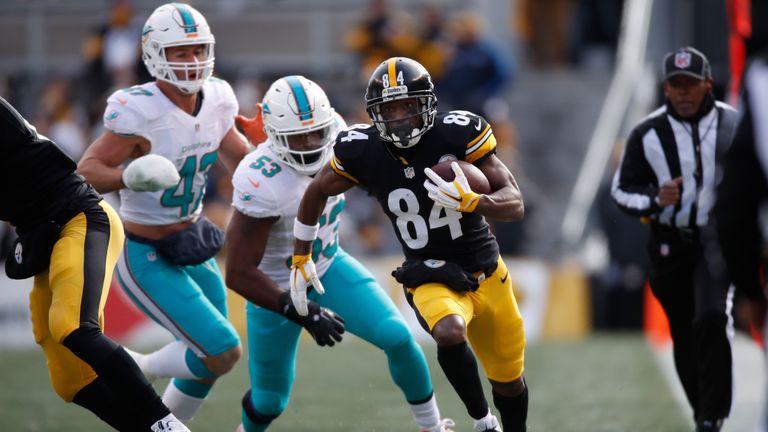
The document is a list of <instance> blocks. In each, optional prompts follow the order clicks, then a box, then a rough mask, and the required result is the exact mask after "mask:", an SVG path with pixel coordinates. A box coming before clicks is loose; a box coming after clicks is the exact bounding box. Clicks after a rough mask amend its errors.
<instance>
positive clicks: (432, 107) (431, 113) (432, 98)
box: [365, 57, 437, 148]
mask: <svg viewBox="0 0 768 432" xmlns="http://www.w3.org/2000/svg"><path fill="white" fill-rule="evenodd" d="M401 100H402V101H403V103H402V104H401V105H402V106H401V107H400V108H398V109H395V108H394V105H395V104H389V102H392V101H401ZM406 100H408V101H406ZM409 101H410V102H411V103H409ZM382 107H384V109H383V110H382ZM365 108H366V110H367V111H368V115H369V116H370V117H371V121H373V124H374V125H376V128H377V129H378V130H379V136H381V139H383V140H384V141H386V142H389V143H392V144H393V145H395V146H396V147H399V148H408V147H412V146H414V145H416V143H418V142H419V139H421V136H422V135H424V133H426V132H427V131H428V130H429V129H430V128H431V127H432V125H433V124H434V123H435V115H436V114H437V96H436V95H435V86H434V84H432V77H431V76H430V75H429V72H427V70H426V69H425V68H424V66H422V65H421V64H419V62H417V61H415V60H412V59H409V58H406V57H392V58H390V59H387V60H385V61H384V62H382V63H381V64H380V65H379V66H378V67H377V68H376V69H375V70H374V71H373V74H372V75H371V78H370V79H369V80H368V87H367V88H366V90H365Z"/></svg>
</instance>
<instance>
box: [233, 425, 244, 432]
mask: <svg viewBox="0 0 768 432" xmlns="http://www.w3.org/2000/svg"><path fill="white" fill-rule="evenodd" d="M235 432H245V428H244V427H243V424H242V423H240V424H239V425H237V429H235Z"/></svg>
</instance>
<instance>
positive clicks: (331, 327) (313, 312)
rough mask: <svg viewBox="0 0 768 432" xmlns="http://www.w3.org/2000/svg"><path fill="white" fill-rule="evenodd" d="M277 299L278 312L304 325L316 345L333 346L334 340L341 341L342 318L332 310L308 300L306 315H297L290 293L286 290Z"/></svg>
mask: <svg viewBox="0 0 768 432" xmlns="http://www.w3.org/2000/svg"><path fill="white" fill-rule="evenodd" d="M278 301H279V304H280V313H282V314H283V316H285V317H286V318H288V319H289V320H291V321H293V322H295V323H296V324H298V325H300V326H302V327H304V328H305V329H306V330H307V331H308V332H309V334H310V335H312V338H314V339H315V342H317V344H318V345H320V346H326V345H328V346H334V345H335V344H336V342H341V338H342V336H341V335H342V334H344V318H342V317H340V316H338V315H336V313H335V312H333V311H332V310H330V309H327V308H324V307H321V306H320V305H319V304H317V303H315V302H313V301H308V302H307V309H308V310H309V313H308V314H307V316H302V315H299V313H298V312H297V311H296V308H295V307H294V306H293V302H291V293H290V292H287V291H286V292H284V293H282V294H280V299H279V300H278Z"/></svg>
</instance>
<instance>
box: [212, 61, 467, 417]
mask: <svg viewBox="0 0 768 432" xmlns="http://www.w3.org/2000/svg"><path fill="white" fill-rule="evenodd" d="M261 108H262V110H263V121H264V127H265V130H266V133H267V136H268V139H267V141H266V142H265V143H264V144H262V145H260V146H258V147H257V148H256V150H255V151H253V152H252V153H250V154H248V155H247V156H246V157H245V158H244V159H243V160H242V161H241V162H240V165H239V166H238V167H237V170H236V171H235V174H234V176H233V177H232V183H233V184H234V193H233V198H232V201H233V204H232V205H233V206H234V208H235V210H236V211H235V212H234V214H233V216H232V220H231V221H230V223H229V226H228V228H227V241H226V244H227V265H226V269H227V272H226V273H227V274H226V276H227V285H228V286H229V287H230V288H231V289H233V290H234V291H236V292H237V293H239V294H241V295H242V296H243V297H245V298H246V299H248V306H247V307H248V315H247V316H248V362H249V364H248V366H249V372H250V380H251V388H250V390H249V391H248V392H247V393H246V394H245V396H244V397H243V414H242V426H241V429H239V430H245V431H247V432H254V431H263V430H266V429H267V428H268V427H269V425H270V423H271V422H272V421H273V420H275V419H276V418H277V417H278V416H279V415H280V414H281V413H282V412H283V411H284V410H285V409H286V407H287V405H288V399H289V397H290V392H291V386H292V385H293V381H294V368H295V365H296V349H297V347H298V342H299V335H300V333H301V329H302V328H304V329H306V330H307V331H308V332H309V334H310V335H312V337H313V338H314V339H315V341H316V342H317V343H318V344H319V345H321V346H322V345H330V346H332V345H334V344H335V343H336V342H338V341H340V340H341V338H342V333H344V329H345V327H346V330H348V331H350V332H351V333H353V334H355V335H357V336H359V337H360V338H362V339H364V340H366V341H368V342H370V343H372V344H373V345H375V346H377V347H378V348H381V349H382V350H384V352H385V354H386V355H387V358H388V364H389V369H390V373H391V375H392V379H393V381H394V382H395V383H396V384H397V385H398V386H399V387H400V389H401V391H402V392H403V394H404V397H405V399H406V400H407V401H408V403H409V406H410V408H411V411H412V413H413V418H414V421H415V422H416V424H417V425H418V427H419V428H420V430H422V431H448V430H450V429H449V427H450V426H451V425H452V421H450V420H448V419H443V420H441V419H440V413H439V410H438V408H437V404H436V402H435V397H434V394H433V390H432V382H431V380H430V377H429V370H428V368H427V363H426V360H425V358H424V354H423V352H422V351H421V348H420V347H419V345H418V344H417V343H416V342H415V341H414V339H413V336H412V335H411V333H410V331H409V329H408V326H407V324H406V323H405V320H404V319H403V317H402V315H401V314H400V312H399V311H398V310H397V308H396V307H395V305H394V303H393V302H392V300H391V299H390V298H389V296H388V295H387V294H386V293H385V292H384V290H383V289H382V288H381V287H380V286H379V284H378V283H377V282H376V280H375V279H374V278H373V276H372V275H371V274H370V273H369V272H368V271H367V270H366V269H365V268H364V267H363V266H362V265H361V264H360V263H359V262H357V260H355V259H354V258H352V257H351V256H349V255H348V254H347V253H346V252H344V250H342V249H341V248H340V247H339V243H338V229H339V216H340V213H341V210H342V209H343V208H344V196H343V195H339V196H337V197H336V198H335V199H333V200H329V201H328V204H327V205H326V207H325V209H324V211H323V217H322V219H321V222H320V228H319V230H318V233H317V240H315V248H314V251H315V257H314V259H315V261H316V263H317V274H318V277H319V278H320V279H321V280H322V283H323V286H325V287H326V288H327V291H326V292H325V294H324V295H322V296H320V295H319V294H322V293H318V292H314V293H312V294H310V295H309V298H310V301H309V303H308V309H309V314H308V316H300V315H299V314H298V313H297V312H296V309H295V308H294V306H293V304H292V302H291V298H290V293H289V291H287V290H288V286H289V284H288V278H289V274H290V259H291V254H292V252H293V238H294V234H293V221H294V218H295V217H296V213H297V211H298V206H299V202H300V201H301V197H302V195H303V194H304V190H305V189H306V187H307V185H308V184H309V183H310V182H311V180H312V176H313V175H314V174H315V173H317V171H318V170H319V169H320V168H321V167H322V166H323V165H325V164H326V163H327V162H328V160H329V158H330V157H331V154H332V145H333V142H334V139H335V137H336V133H337V132H338V131H339V130H343V129H345V126H346V125H345V123H344V120H343V119H342V118H341V116H339V115H338V114H336V113H335V111H334V109H333V108H332V107H331V104H330V102H329V101H328V97H327V96H326V95H325V92H324V91H323V90H322V89H321V88H320V87H319V86H318V85H317V84H316V83H314V82H312V81H310V80H308V79H306V78H304V77H303V76H298V75H292V76H287V77H284V78H280V79H279V80H277V81H275V82H274V83H273V84H272V86H271V87H270V88H269V90H268V91H267V93H266V94H265V96H264V101H263V103H262V107H261ZM336 313H338V314H339V315H336ZM341 317H343V319H342V318H341Z"/></svg>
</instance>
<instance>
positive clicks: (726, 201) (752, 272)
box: [714, 96, 767, 298]
mask: <svg viewBox="0 0 768 432" xmlns="http://www.w3.org/2000/svg"><path fill="white" fill-rule="evenodd" d="M747 97H748V96H747ZM744 107H745V108H744V109H745V112H744V115H743V117H742V119H741V121H740V122H739V126H738V128H737V130H736V136H735V137H734V141H733V144H731V147H730V148H729V149H728V151H727V152H726V153H725V156H724V157H723V161H722V179H721V181H720V184H719V185H718V186H717V201H716V202H715V207H714V216H715V221H716V222H715V224H716V227H717V234H718V239H719V241H720V246H721V248H722V252H723V258H724V260H725V263H726V266H727V268H728V275H729V277H730V279H731V281H732V282H733V284H734V285H735V286H736V289H738V290H739V291H741V292H743V293H744V294H745V295H746V296H747V297H750V298H761V297H762V296H763V288H762V283H761V280H760V271H759V269H760V264H761V259H762V254H761V241H760V239H761V234H760V228H759V226H758V209H759V206H760V200H761V198H762V197H763V196H764V194H765V193H766V188H767V185H766V180H765V173H763V172H762V169H761V168H760V164H759V162H758V157H757V154H756V152H755V145H756V143H755V142H754V131H753V125H752V112H751V110H750V107H749V103H748V101H747V102H746V103H745V104H744Z"/></svg>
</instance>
